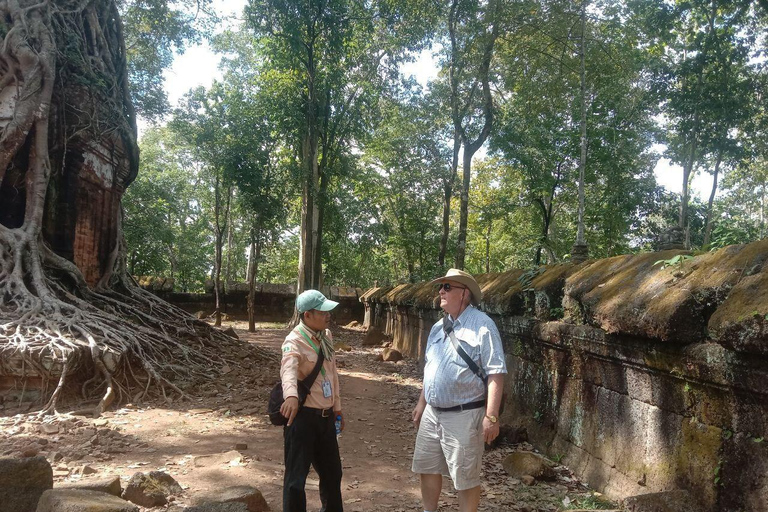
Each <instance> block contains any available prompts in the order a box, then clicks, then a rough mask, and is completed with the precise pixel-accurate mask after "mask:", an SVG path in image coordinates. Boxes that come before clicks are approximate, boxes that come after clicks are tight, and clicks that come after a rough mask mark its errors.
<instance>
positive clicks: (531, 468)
mask: <svg viewBox="0 0 768 512" xmlns="http://www.w3.org/2000/svg"><path fill="white" fill-rule="evenodd" d="M502 466H504V470H505V471H506V472H507V473H508V474H509V476H511V477H513V478H522V477H523V476H525V475H530V476H532V477H534V478H536V479H537V480H554V479H555V477H556V476H557V475H556V474H555V470H554V469H553V468H552V463H551V462H550V461H548V460H547V459H545V458H544V457H542V456H541V455H539V454H538V453H533V452H513V453H510V454H509V455H508V456H507V458H506V459H504V461H503V462H502Z"/></svg>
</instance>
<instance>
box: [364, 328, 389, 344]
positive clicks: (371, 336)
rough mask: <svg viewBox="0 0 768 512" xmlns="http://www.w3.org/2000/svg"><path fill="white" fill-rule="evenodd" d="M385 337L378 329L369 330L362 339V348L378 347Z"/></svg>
mask: <svg viewBox="0 0 768 512" xmlns="http://www.w3.org/2000/svg"><path fill="white" fill-rule="evenodd" d="M386 340H387V337H386V336H385V335H384V333H383V332H381V331H380V330H378V329H371V330H370V331H368V333H367V334H366V335H365V337H364V338H363V343H362V345H363V346H364V347H378V346H379V345H381V342H382V341H386Z"/></svg>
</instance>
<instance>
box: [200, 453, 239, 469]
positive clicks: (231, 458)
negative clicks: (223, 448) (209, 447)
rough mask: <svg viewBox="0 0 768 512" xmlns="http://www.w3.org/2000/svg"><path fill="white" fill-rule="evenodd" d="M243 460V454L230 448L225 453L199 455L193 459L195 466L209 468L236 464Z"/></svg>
mask: <svg viewBox="0 0 768 512" xmlns="http://www.w3.org/2000/svg"><path fill="white" fill-rule="evenodd" d="M242 460H243V455H242V454H241V453H240V452H238V451H237V450H230V451H228V452H226V453H217V454H215V455H200V456H197V457H195V458H194V459H193V464H194V466H195V467H196V468H210V467H213V466H220V465H224V464H228V465H233V462H234V465H237V464H239V463H240V462H242Z"/></svg>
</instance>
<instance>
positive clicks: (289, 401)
mask: <svg viewBox="0 0 768 512" xmlns="http://www.w3.org/2000/svg"><path fill="white" fill-rule="evenodd" d="M298 412H299V399H298V397H295V396H289V397H288V398H286V399H285V400H284V401H283V405H281V406H280V414H282V415H283V417H284V418H287V419H288V425H286V426H288V427H290V426H291V423H293V419H294V418H295V417H296V413H298Z"/></svg>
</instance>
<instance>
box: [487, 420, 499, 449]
mask: <svg viewBox="0 0 768 512" xmlns="http://www.w3.org/2000/svg"><path fill="white" fill-rule="evenodd" d="M497 437H499V422H498V421H497V422H496V423H494V422H492V421H491V420H489V419H488V417H487V416H486V417H485V418H483V440H484V441H485V444H491V443H492V442H493V440H494V439H496V438H497Z"/></svg>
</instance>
